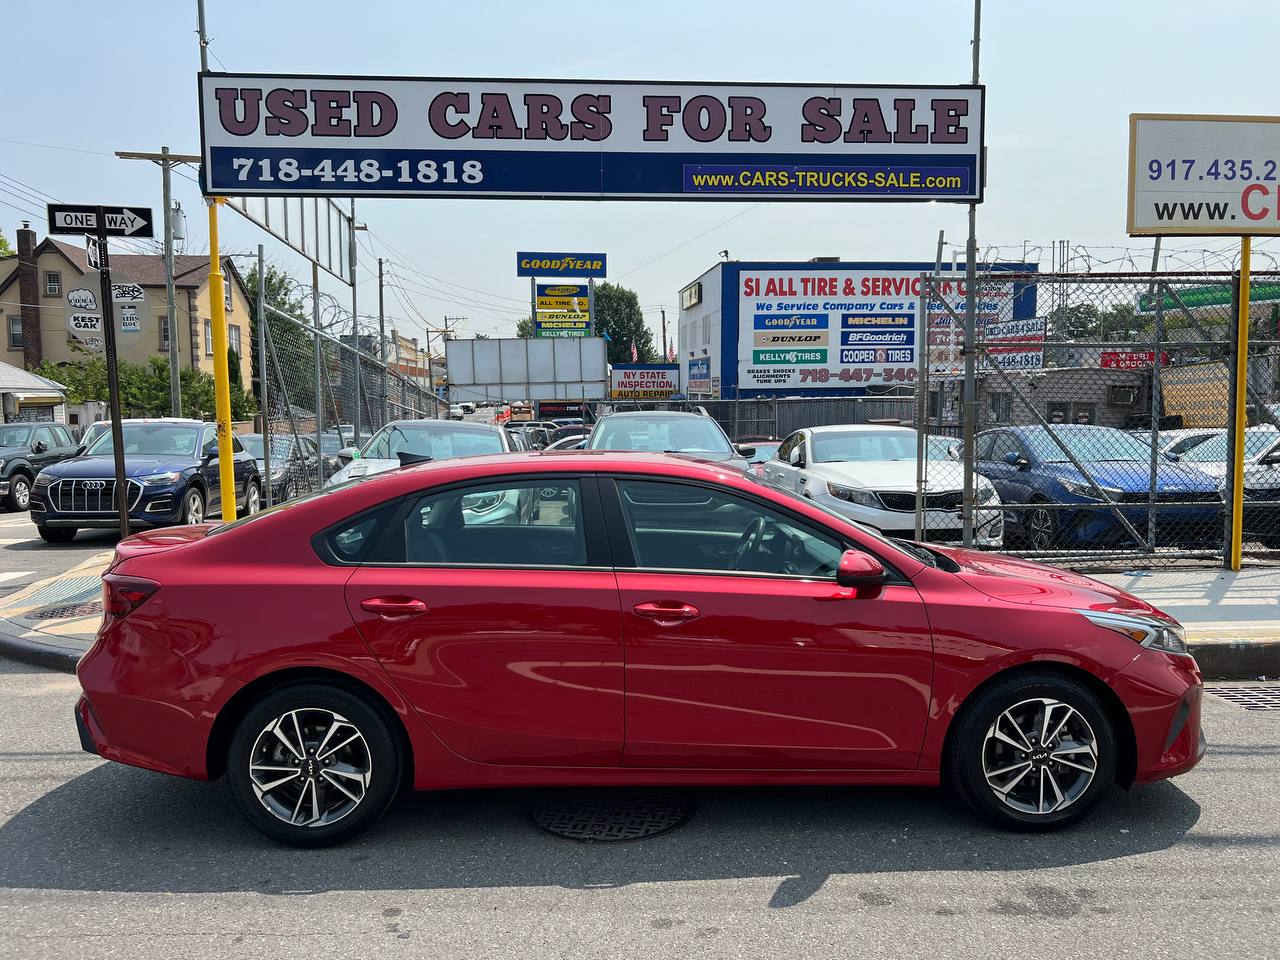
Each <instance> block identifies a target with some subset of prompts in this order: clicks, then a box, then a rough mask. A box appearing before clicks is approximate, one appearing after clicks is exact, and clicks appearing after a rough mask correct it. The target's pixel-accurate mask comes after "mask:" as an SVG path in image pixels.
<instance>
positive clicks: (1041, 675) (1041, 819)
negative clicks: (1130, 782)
mask: <svg viewBox="0 0 1280 960" xmlns="http://www.w3.org/2000/svg"><path fill="white" fill-rule="evenodd" d="M1038 699H1050V700H1054V701H1057V702H1058V703H1059V704H1065V705H1066V706H1068V707H1070V708H1071V709H1072V710H1074V711H1075V713H1076V715H1077V716H1076V717H1074V718H1072V719H1070V720H1069V721H1068V724H1070V726H1071V729H1072V730H1074V731H1076V732H1077V733H1083V732H1084V731H1085V730H1087V731H1088V732H1089V733H1091V734H1092V743H1093V747H1094V750H1095V754H1094V756H1095V759H1094V760H1093V764H1094V769H1093V774H1092V777H1091V778H1090V779H1088V781H1087V783H1085V784H1083V786H1080V789H1079V791H1078V792H1077V793H1076V795H1075V796H1074V798H1073V799H1071V800H1070V801H1069V802H1068V803H1066V804H1062V805H1060V806H1057V807H1056V808H1053V807H1047V808H1046V809H1047V812H1043V813H1041V812H1035V811H1026V810H1023V809H1018V808H1017V807H1016V806H1015V804H1016V803H1020V802H1022V798H1026V797H1027V793H1028V791H1030V801H1031V802H1033V803H1036V802H1043V801H1037V794H1036V786H1037V785H1043V784H1047V787H1045V789H1046V796H1047V797H1048V798H1049V800H1050V801H1051V802H1052V801H1053V794H1054V792H1061V786H1062V785H1063V784H1065V785H1066V786H1067V790H1066V794H1065V796H1070V795H1071V793H1072V784H1073V781H1072V779H1070V778H1079V777H1081V776H1082V774H1081V772H1080V771H1079V770H1078V769H1077V768H1074V767H1071V766H1065V765H1063V764H1062V762H1061V761H1054V760H1053V759H1052V758H1050V759H1049V760H1048V762H1043V760H1044V755H1045V754H1046V753H1048V754H1051V755H1052V750H1053V747H1052V746H1050V748H1049V749H1046V748H1045V747H1044V746H1043V745H1042V744H1039V743H1038V742H1034V743H1033V747H1034V751H1033V752H1032V753H1030V754H1027V753H1022V752H1013V753H1012V755H1011V756H1006V757H1004V758H1003V759H1001V758H1000V757H999V756H998V755H997V754H996V753H993V751H1010V750H1012V748H1011V747H1009V746H1008V745H1007V744H1006V743H1004V742H1003V741H995V740H992V741H991V745H990V746H989V743H988V741H989V737H988V734H989V732H990V731H991V730H992V729H993V725H994V724H995V723H996V721H997V720H1001V722H1002V725H1006V724H1007V723H1008V721H1007V720H1005V719H1002V717H1003V715H1004V714H1006V712H1007V711H1009V712H1011V713H1012V714H1013V715H1014V716H1015V717H1016V716H1018V715H1019V712H1020V711H1026V710H1030V709H1032V708H1029V707H1026V706H1025V704H1027V703H1028V701H1032V702H1034V701H1036V700H1038ZM1062 715H1063V714H1062V712H1061V711H1058V712H1056V713H1055V714H1054V715H1053V716H1054V717H1055V719H1054V720H1053V721H1052V722H1056V718H1058V717H1061V716H1062ZM1080 718H1083V721H1084V722H1085V724H1087V727H1080V726H1079V725H1078V721H1079V719H1080ZM1010 732H1012V731H1010ZM1083 742H1085V741H1084V740H1083V739H1073V740H1072V741H1070V743H1072V744H1074V743H1083ZM1059 749H1061V747H1059ZM1068 749H1069V748H1068ZM1116 753H1117V747H1116V735H1115V729H1114V727H1113V725H1112V721H1111V718H1110V716H1109V715H1108V713H1107V711H1106V709H1105V708H1104V707H1103V706H1102V704H1101V703H1100V702H1099V701H1098V698H1097V697H1096V696H1095V695H1094V693H1093V692H1092V691H1091V690H1089V688H1088V687H1086V686H1085V685H1084V684H1082V683H1080V682H1079V681H1077V680H1074V679H1072V678H1071V677H1067V676H1063V675H1060V674H1056V673H1051V672H1026V673H1018V674H1014V675H1013V676H1010V677H1008V678H1006V679H1005V680H1002V681H997V682H996V683H994V684H993V685H992V686H990V687H988V688H987V689H986V690H984V691H982V692H981V693H979V694H978V695H977V696H976V697H974V698H973V699H972V700H970V701H968V702H966V703H965V704H964V706H963V707H962V708H961V710H960V713H959V715H957V717H956V719H955V721H954V725H953V728H952V731H951V735H950V738H949V743H948V747H947V755H946V757H945V758H944V761H943V763H944V769H943V772H944V775H945V777H946V780H947V782H948V783H949V784H950V785H952V786H953V787H954V788H956V789H957V790H958V791H959V793H960V794H961V795H962V796H963V797H964V798H965V800H966V801H968V803H969V805H970V806H971V807H973V809H974V810H976V811H977V812H978V813H980V814H982V815H983V816H984V817H986V818H987V819H989V820H991V821H992V822H994V823H995V824H996V825H997V826H1000V827H1003V828H1005V829H1007V830H1022V831H1028V832H1039V831H1046V830H1057V829H1061V828H1062V827H1066V826H1069V825H1070V824H1073V823H1076V822H1078V821H1079V820H1081V819H1083V818H1084V817H1086V816H1087V815H1088V814H1089V812H1090V811H1091V810H1092V809H1093V808H1094V807H1095V806H1097V804H1098V803H1099V802H1100V801H1101V800H1102V798H1103V797H1104V796H1106V793H1107V791H1108V790H1109V789H1110V788H1111V785H1112V784H1113V783H1114V782H1115V776H1116ZM1067 756H1068V757H1069V758H1070V759H1073V760H1082V761H1083V762H1084V763H1086V764H1087V763H1088V762H1089V761H1088V759H1087V756H1081V755H1079V754H1071V755H1067ZM1007 760H1008V761H1012V762H1013V763H1015V764H1019V765H1020V764H1023V763H1026V764H1029V765H1030V766H1031V770H1029V771H1027V773H1029V774H1030V775H1031V776H1032V777H1033V778H1034V779H1033V780H1028V781H1026V783H1025V784H1022V785H1021V786H1018V787H1015V788H1014V789H1013V790H1010V791H1009V793H1008V796H1009V797H1010V798H1011V800H1010V801H1006V800H1004V799H1001V797H1000V796H999V795H998V793H997V791H996V787H995V786H994V785H993V784H991V783H989V782H988V779H987V776H988V772H989V770H988V768H987V767H985V766H984V763H986V762H988V761H989V762H991V763H993V764H996V765H997V766H995V767H994V769H995V770H997V771H998V770H1002V769H1005V768H1004V766H1003V764H1004V763H1005V762H1006V761H1007ZM1033 760H1034V761H1037V762H1033ZM1046 768H1047V770H1048V777H1047V779H1045V773H1044V772H1043V770H1044V769H1046ZM1055 770H1056V774H1055ZM1018 772H1019V771H1018V770H1014V771H1012V772H1011V773H1009V774H1007V775H1006V776H1005V778H1004V779H1001V778H999V777H997V778H996V782H997V783H998V784H999V785H1000V786H1005V785H1007V784H1008V783H1009V782H1010V780H1013V778H1014V777H1016V776H1018ZM1074 782H1075V784H1076V785H1077V786H1079V781H1078V780H1076V781H1074ZM1054 787H1057V788H1058V790H1057V791H1055V790H1054V789H1053V788H1054Z"/></svg>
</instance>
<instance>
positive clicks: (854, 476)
mask: <svg viewBox="0 0 1280 960" xmlns="http://www.w3.org/2000/svg"><path fill="white" fill-rule="evenodd" d="M940 463H941V464H946V465H947V466H945V467H940V466H939V464H940ZM808 472H809V473H811V474H814V475H815V476H818V477H821V478H822V479H823V480H830V481H832V482H833V483H839V484H842V485H844V486H846V487H861V488H864V489H867V490H884V491H890V492H895V493H915V492H916V462H915V461H914V460H860V461H857V462H856V463H815V464H812V465H810V466H809V468H808ZM925 476H926V483H925V491H926V492H928V493H945V492H949V491H954V490H961V489H963V487H964V465H963V464H960V463H957V462H955V461H953V460H944V461H937V460H935V461H931V463H930V465H929V466H927V467H926V470H925ZM977 479H978V483H979V484H980V485H985V484H986V482H987V481H985V480H983V479H981V478H977Z"/></svg>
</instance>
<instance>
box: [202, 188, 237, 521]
mask: <svg viewBox="0 0 1280 960" xmlns="http://www.w3.org/2000/svg"><path fill="white" fill-rule="evenodd" d="M207 202H208V204H209V313H210V315H211V317H212V326H213V404H214V409H215V410H216V412H217V417H216V419H217V422H218V493H219V497H220V499H221V501H222V519H223V520H224V521H225V522H227V523H230V522H231V521H232V520H234V519H235V518H236V464H235V455H234V453H233V451H232V449H231V379H230V376H229V372H228V362H227V309H226V292H225V288H224V286H223V279H222V256H221V254H220V253H219V250H218V204H220V203H222V202H223V200H222V198H221V197H210V198H209V199H208V201H207ZM211 499H212V498H211ZM206 515H207V514H206Z"/></svg>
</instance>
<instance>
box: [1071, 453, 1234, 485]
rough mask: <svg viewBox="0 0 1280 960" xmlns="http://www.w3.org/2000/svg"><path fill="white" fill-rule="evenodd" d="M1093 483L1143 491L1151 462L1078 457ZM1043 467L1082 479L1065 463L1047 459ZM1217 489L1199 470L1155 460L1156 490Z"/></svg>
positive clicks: (1216, 483) (1081, 480)
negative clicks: (1048, 461) (1047, 462)
mask: <svg viewBox="0 0 1280 960" xmlns="http://www.w3.org/2000/svg"><path fill="white" fill-rule="evenodd" d="M1081 466H1083V467H1084V469H1085V471H1086V472H1087V473H1088V475H1089V476H1090V477H1091V478H1092V479H1093V481H1094V482H1095V483H1098V484H1101V485H1102V486H1104V487H1113V488H1115V489H1118V490H1122V491H1124V492H1125V493H1146V492H1147V489H1148V487H1149V485H1150V476H1151V464H1150V463H1149V462H1148V461H1146V460H1084V461H1081ZM1046 469H1047V470H1049V471H1050V472H1051V473H1053V474H1054V475H1055V476H1057V477H1058V478H1059V479H1062V480H1071V481H1073V482H1075V483H1082V482H1084V477H1082V476H1081V475H1080V471H1079V470H1077V469H1076V468H1075V467H1073V466H1072V465H1071V464H1069V463H1051V464H1048V465H1047V466H1046ZM1217 489H1218V481H1217V480H1215V479H1214V478H1213V477H1211V476H1209V474H1207V473H1205V472H1204V471H1202V470H1196V469H1194V468H1193V467H1187V466H1183V465H1182V464H1180V463H1171V462H1169V461H1167V460H1158V461H1157V462H1156V490H1158V491H1159V492H1161V493H1179V492H1181V493H1208V492H1211V491H1216V490H1217Z"/></svg>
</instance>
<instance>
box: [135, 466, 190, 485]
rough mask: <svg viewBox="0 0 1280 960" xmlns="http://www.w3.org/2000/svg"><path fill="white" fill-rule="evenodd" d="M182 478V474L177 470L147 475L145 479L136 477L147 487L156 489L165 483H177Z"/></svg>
mask: <svg viewBox="0 0 1280 960" xmlns="http://www.w3.org/2000/svg"><path fill="white" fill-rule="evenodd" d="M181 478H182V474H181V473H179V472H178V471H177V470H169V471H167V472H165V473H149V474H147V475H146V476H145V477H138V480H139V481H140V482H141V483H143V484H144V485H145V486H148V487H158V486H160V485H161V484H165V483H177V482H178V480H180V479H181Z"/></svg>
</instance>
